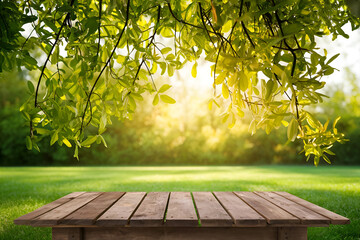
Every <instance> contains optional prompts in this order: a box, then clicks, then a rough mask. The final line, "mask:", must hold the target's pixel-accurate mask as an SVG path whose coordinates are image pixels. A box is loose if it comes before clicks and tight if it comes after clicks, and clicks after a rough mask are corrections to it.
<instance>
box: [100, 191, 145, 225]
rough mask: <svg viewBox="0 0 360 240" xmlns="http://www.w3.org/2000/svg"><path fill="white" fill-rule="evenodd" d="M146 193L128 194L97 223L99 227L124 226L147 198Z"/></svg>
mask: <svg viewBox="0 0 360 240" xmlns="http://www.w3.org/2000/svg"><path fill="white" fill-rule="evenodd" d="M145 195H146V193H145V192H127V193H125V195H124V196H122V197H121V198H120V199H119V200H118V201H117V202H115V203H114V205H113V206H112V207H110V208H109V209H108V210H107V211H106V212H105V213H104V214H102V215H101V216H100V217H99V218H98V219H97V221H96V225H99V226H108V227H111V226H124V225H126V224H128V221H129V219H130V217H131V216H132V214H133V213H134V212H135V210H136V208H137V207H138V206H139V204H140V202H141V201H142V200H143V198H144V197H145Z"/></svg>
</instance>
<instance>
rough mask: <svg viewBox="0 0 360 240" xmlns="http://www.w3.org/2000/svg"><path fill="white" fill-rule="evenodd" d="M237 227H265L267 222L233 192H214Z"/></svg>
mask: <svg viewBox="0 0 360 240" xmlns="http://www.w3.org/2000/svg"><path fill="white" fill-rule="evenodd" d="M214 195H215V197H216V198H217V199H218V200H219V202H220V203H221V205H222V206H223V207H224V208H225V209H226V211H227V212H228V213H229V215H230V216H231V217H232V218H233V219H234V221H235V225H237V226H265V225H267V224H266V220H265V218H264V217H262V216H261V215H260V214H258V213H257V212H256V211H255V210H254V209H252V208H251V207H249V205H247V204H246V203H245V202H244V201H243V200H241V199H240V198H239V197H238V196H236V195H235V194H234V193H232V192H214Z"/></svg>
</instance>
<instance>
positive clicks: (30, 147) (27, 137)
mask: <svg viewBox="0 0 360 240" xmlns="http://www.w3.org/2000/svg"><path fill="white" fill-rule="evenodd" d="M26 148H27V149H28V150H31V149H32V141H31V138H30V136H26Z"/></svg>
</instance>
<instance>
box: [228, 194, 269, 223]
mask: <svg viewBox="0 0 360 240" xmlns="http://www.w3.org/2000/svg"><path fill="white" fill-rule="evenodd" d="M232 193H234V194H235V196H237V197H238V198H240V199H241V201H243V202H244V203H245V204H246V205H248V206H249V207H250V208H252V209H253V210H254V211H255V212H257V213H258V214H259V215H260V216H262V217H263V218H264V219H265V220H266V224H268V225H269V224H270V223H269V221H270V219H268V218H267V217H265V215H263V214H261V212H259V211H258V210H256V208H254V207H253V206H251V204H249V203H248V202H246V201H245V199H243V198H242V197H240V196H239V195H237V194H236V193H235V192H232Z"/></svg>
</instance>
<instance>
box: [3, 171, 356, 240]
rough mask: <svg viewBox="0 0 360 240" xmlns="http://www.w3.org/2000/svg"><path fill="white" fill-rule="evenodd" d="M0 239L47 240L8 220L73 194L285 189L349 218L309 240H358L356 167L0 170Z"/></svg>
mask: <svg viewBox="0 0 360 240" xmlns="http://www.w3.org/2000/svg"><path fill="white" fill-rule="evenodd" d="M0 191H1V194H0V213H1V214H0V239H6V240H8V239H34V240H38V239H51V230H50V229H49V228H33V227H28V226H16V225H14V224H13V220H14V219H15V218H17V217H19V216H21V215H23V214H26V213H28V212H30V211H33V210H35V209H36V208H39V207H41V206H42V205H44V204H46V203H49V202H51V201H54V200H55V199H57V198H60V197H62V196H63V195H65V194H68V193H70V192H74V191H145V192H149V191H287V192H290V193H292V194H295V195H297V196H299V197H301V198H304V199H306V200H308V201H311V202H313V203H315V204H318V205H320V206H322V207H325V208H327V209H329V210H331V211H334V212H336V213H338V214H341V215H343V216H346V217H348V218H350V220H351V224H349V225H344V226H342V225H337V226H330V227H328V228H327V227H320V228H310V229H309V233H308V235H309V239H346V240H349V239H357V240H358V239H360V167H359V166H357V167H354V166H352V167H338V166H336V167H334V166H329V167H317V168H316V167H309V166H246V167H243V166H218V167H163V166H162V167H16V168H10V167H5V168H0Z"/></svg>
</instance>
